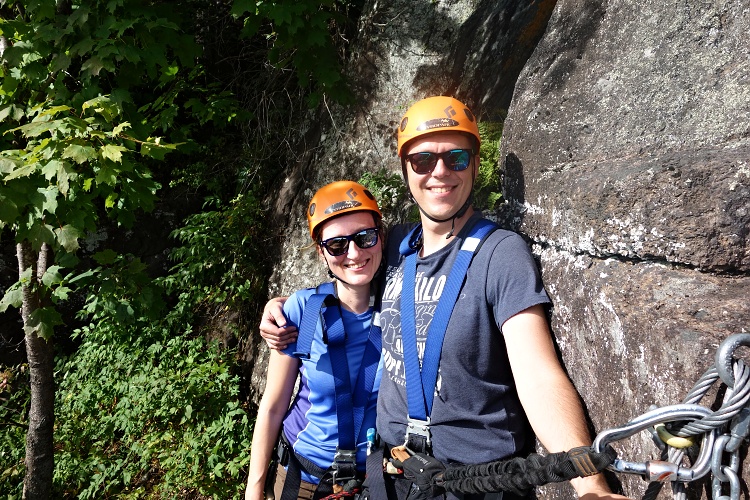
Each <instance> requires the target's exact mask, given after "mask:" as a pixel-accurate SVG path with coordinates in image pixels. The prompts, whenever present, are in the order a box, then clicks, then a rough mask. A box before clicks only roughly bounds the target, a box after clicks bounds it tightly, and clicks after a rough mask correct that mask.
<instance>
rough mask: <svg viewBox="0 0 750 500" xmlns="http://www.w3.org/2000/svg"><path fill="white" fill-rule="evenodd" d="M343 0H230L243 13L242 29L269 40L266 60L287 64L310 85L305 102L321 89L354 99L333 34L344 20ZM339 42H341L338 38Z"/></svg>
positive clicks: (234, 9)
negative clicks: (310, 92) (310, 90)
mask: <svg viewBox="0 0 750 500" xmlns="http://www.w3.org/2000/svg"><path fill="white" fill-rule="evenodd" d="M350 3H352V2H348V1H342V0H273V1H268V0H234V2H233V6H232V14H234V15H235V16H237V17H238V18H241V19H242V22H243V25H244V29H243V34H244V35H245V36H247V37H253V36H262V37H265V38H266V39H267V40H268V41H269V43H270V47H271V48H270V51H269V60H270V62H271V63H272V64H275V65H276V66H278V67H287V66H291V67H292V68H293V69H294V71H295V73H296V75H297V81H298V84H299V85H300V86H301V87H303V88H307V87H312V88H313V92H312V94H311V95H310V104H311V106H314V105H316V104H317V103H318V101H319V100H320V99H321V98H322V96H323V95H324V94H325V95H327V96H329V97H330V98H333V99H335V100H338V101H340V102H350V101H352V99H353V95H352V93H351V90H350V89H349V88H348V87H347V85H346V83H345V81H344V79H343V76H342V64H341V56H340V55H339V51H338V48H337V46H336V43H335V42H334V38H333V36H335V35H338V36H339V38H340V39H341V40H343V37H342V36H341V34H340V32H337V30H339V31H340V30H341V29H342V26H343V25H344V24H345V23H346V12H345V9H346V7H347V6H348V5H349V4H350ZM339 43H341V42H339Z"/></svg>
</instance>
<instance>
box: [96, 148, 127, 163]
mask: <svg viewBox="0 0 750 500" xmlns="http://www.w3.org/2000/svg"><path fill="white" fill-rule="evenodd" d="M127 150H128V149H127V148H124V147H122V146H115V145H113V144H107V145H106V146H102V148H101V149H100V150H99V151H101V153H102V157H104V158H107V159H108V160H112V161H114V162H117V163H120V162H121V161H122V153H123V152H124V151H127Z"/></svg>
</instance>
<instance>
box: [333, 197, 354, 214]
mask: <svg viewBox="0 0 750 500" xmlns="http://www.w3.org/2000/svg"><path fill="white" fill-rule="evenodd" d="M359 206H362V204H361V203H360V202H358V201H356V200H349V201H339V202H338V203H334V204H333V205H331V206H330V207H328V208H326V211H325V213H326V214H332V213H335V212H340V211H341V210H346V209H347V208H356V207H359Z"/></svg>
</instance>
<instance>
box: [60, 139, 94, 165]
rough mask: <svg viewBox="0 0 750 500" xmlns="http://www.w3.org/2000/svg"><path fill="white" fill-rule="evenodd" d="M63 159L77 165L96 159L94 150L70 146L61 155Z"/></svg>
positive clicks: (76, 145) (88, 147)
mask: <svg viewBox="0 0 750 500" xmlns="http://www.w3.org/2000/svg"><path fill="white" fill-rule="evenodd" d="M62 157H63V158H70V159H72V160H73V161H75V162H76V163H78V164H81V163H85V162H87V161H89V160H93V159H95V158H96V150H95V149H94V148H92V147H90V146H82V145H80V144H71V145H70V146H68V147H67V148H65V151H63V154H62Z"/></svg>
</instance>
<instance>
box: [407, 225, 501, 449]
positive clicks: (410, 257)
mask: <svg viewBox="0 0 750 500" xmlns="http://www.w3.org/2000/svg"><path fill="white" fill-rule="evenodd" d="M495 229H497V226H496V225H495V224H494V223H493V222H491V221H489V220H487V219H479V220H478V221H477V222H476V223H475V224H474V225H473V226H472V227H471V228H470V230H469V234H468V236H467V237H466V238H465V239H464V242H463V244H462V245H461V249H460V250H459V252H458V255H457V256H456V259H455V261H454V262H453V266H452V268H451V272H450V274H449V275H448V280H447V281H446V284H445V287H444V288H443V293H442V295H441V296H440V299H439V300H438V304H437V307H436V308H435V315H434V317H433V318H432V321H431V322H430V325H429V327H428V330H427V340H426V343H425V348H424V355H423V358H422V363H421V366H420V362H419V354H418V348H417V332H416V321H415V288H416V284H417V283H416V274H417V251H416V248H414V247H413V246H412V245H411V244H409V242H413V241H416V240H417V239H418V236H417V234H418V231H419V232H421V225H420V226H417V227H416V228H414V229H413V230H412V231H411V233H410V234H408V235H407V236H406V238H404V241H403V242H402V244H401V247H400V251H401V253H402V254H403V255H406V261H405V263H404V280H403V286H402V288H401V306H400V310H401V336H402V340H403V343H404V369H405V375H406V397H407V408H408V421H407V427H406V440H405V444H406V445H407V446H408V447H409V446H410V445H411V446H413V447H416V448H422V450H429V449H430V447H431V445H432V442H431V437H430V436H431V435H430V414H431V413H432V402H433V397H434V394H435V386H436V384H437V376H438V368H439V366H440V353H441V352H442V348H443V340H444V338H445V332H446V329H447V327H448V322H449V320H450V318H451V315H452V314H453V308H454V307H455V305H456V301H457V299H458V295H459V293H460V291H461V288H462V287H463V284H464V280H465V278H466V273H467V271H468V269H469V265H470V264H471V261H472V259H473V258H474V254H475V253H476V251H477V250H478V249H479V247H480V245H481V243H482V241H483V240H484V238H485V237H487V235H489V234H490V233H491V232H492V231H494V230H495ZM422 450H419V449H418V450H414V451H422Z"/></svg>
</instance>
